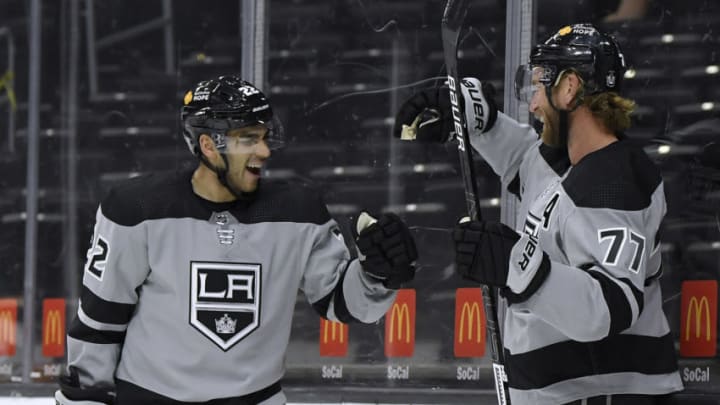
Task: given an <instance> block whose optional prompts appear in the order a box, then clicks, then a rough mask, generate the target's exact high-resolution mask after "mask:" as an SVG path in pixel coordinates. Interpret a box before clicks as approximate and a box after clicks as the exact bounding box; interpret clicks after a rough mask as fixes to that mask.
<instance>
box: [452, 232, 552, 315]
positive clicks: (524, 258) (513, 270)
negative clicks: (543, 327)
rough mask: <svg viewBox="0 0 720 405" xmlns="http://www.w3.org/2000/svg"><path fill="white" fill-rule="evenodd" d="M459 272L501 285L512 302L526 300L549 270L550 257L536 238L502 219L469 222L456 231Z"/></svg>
mask: <svg viewBox="0 0 720 405" xmlns="http://www.w3.org/2000/svg"><path fill="white" fill-rule="evenodd" d="M453 240H454V241H455V264H456V270H457V272H458V273H459V274H460V275H461V276H463V277H465V278H469V279H471V280H473V281H477V282H478V283H481V284H487V285H492V286H495V287H500V293H501V294H502V295H503V296H504V297H505V298H507V300H508V302H510V303H517V302H522V301H525V300H527V299H528V298H529V297H530V296H531V295H532V294H533V293H534V292H535V291H537V289H538V288H540V286H541V285H542V283H543V282H544V281H545V279H546V278H547V276H548V274H549V273H550V260H549V259H548V257H547V254H545V252H543V251H542V250H541V249H540V248H539V247H538V244H537V242H538V241H537V237H535V236H531V235H527V234H523V235H522V236H521V235H518V234H517V232H515V231H514V230H512V229H511V228H510V227H508V226H506V225H505V224H501V223H499V222H483V221H466V222H463V221H462V220H461V222H460V223H459V224H458V225H457V226H456V227H455V229H454V230H453Z"/></svg>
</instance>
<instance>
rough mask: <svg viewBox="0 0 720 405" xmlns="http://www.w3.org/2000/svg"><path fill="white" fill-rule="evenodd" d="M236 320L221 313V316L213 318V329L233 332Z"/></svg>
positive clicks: (221, 331)
mask: <svg viewBox="0 0 720 405" xmlns="http://www.w3.org/2000/svg"><path fill="white" fill-rule="evenodd" d="M235 325H237V321H236V320H234V319H232V318H230V317H229V316H228V314H223V316H222V318H220V319H216V320H215V331H216V332H217V333H235Z"/></svg>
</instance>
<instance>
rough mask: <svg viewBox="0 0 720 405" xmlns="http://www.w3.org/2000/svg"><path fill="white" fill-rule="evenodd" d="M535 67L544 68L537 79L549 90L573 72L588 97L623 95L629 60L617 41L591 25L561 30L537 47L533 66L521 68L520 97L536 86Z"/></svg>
mask: <svg viewBox="0 0 720 405" xmlns="http://www.w3.org/2000/svg"><path fill="white" fill-rule="evenodd" d="M533 68H542V69H541V72H542V73H541V74H540V75H539V77H537V80H538V81H539V82H540V83H542V84H543V85H544V86H545V87H546V88H551V87H552V86H554V85H555V84H556V81H557V79H558V76H559V75H560V73H562V72H563V71H564V70H567V69H573V70H574V71H575V72H577V73H578V74H579V75H580V77H581V78H582V79H583V81H584V90H585V94H586V95H592V94H597V93H603V92H606V91H614V92H620V87H621V84H622V79H623V75H624V74H625V69H626V66H625V58H624V56H623V54H622V51H621V50H620V46H619V45H618V43H617V41H616V40H615V38H613V37H612V36H610V35H607V34H604V33H601V32H600V31H598V30H597V29H596V28H595V27H593V26H592V25H590V24H574V25H570V26H565V27H563V28H561V29H560V30H558V32H557V33H555V34H554V35H553V36H551V37H550V38H549V39H548V40H546V41H545V43H543V44H538V45H535V46H534V47H533V49H532V51H531V53H530V63H529V65H523V66H520V68H518V72H517V75H516V81H515V90H516V95H517V96H518V98H520V99H524V97H523V95H525V96H527V93H525V94H523V93H524V91H525V90H526V89H528V88H529V87H528V86H531V84H532V74H533Z"/></svg>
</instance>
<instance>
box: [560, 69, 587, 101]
mask: <svg viewBox="0 0 720 405" xmlns="http://www.w3.org/2000/svg"><path fill="white" fill-rule="evenodd" d="M581 87H582V81H581V79H580V77H579V76H578V75H577V74H576V73H575V72H572V71H571V72H568V73H567V74H565V75H563V78H562V84H561V86H560V89H561V90H560V102H561V105H562V107H563V108H568V107H570V105H571V104H572V103H573V101H574V100H575V98H576V97H577V96H578V94H579V91H580V90H581Z"/></svg>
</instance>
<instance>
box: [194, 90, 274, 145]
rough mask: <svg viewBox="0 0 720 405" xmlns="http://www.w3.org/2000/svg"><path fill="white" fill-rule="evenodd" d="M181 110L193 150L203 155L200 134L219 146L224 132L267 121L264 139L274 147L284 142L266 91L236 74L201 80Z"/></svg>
mask: <svg viewBox="0 0 720 405" xmlns="http://www.w3.org/2000/svg"><path fill="white" fill-rule="evenodd" d="M183 102H184V105H183V107H182V109H181V111H180V119H181V120H182V125H183V136H184V138H185V142H186V143H187V145H188V148H189V149H190V151H191V152H192V153H193V154H195V155H196V156H200V151H199V149H198V138H199V137H200V135H201V134H208V135H210V136H212V137H213V140H214V141H215V142H216V145H217V146H218V148H219V149H222V148H223V146H224V144H225V142H224V141H225V139H224V136H225V132H226V131H227V130H229V129H233V128H242V127H247V126H253V125H266V126H267V127H268V129H269V131H270V132H269V133H268V134H267V136H266V137H265V141H266V142H267V143H268V146H269V147H270V148H271V149H274V148H275V147H278V146H280V145H281V144H282V126H281V125H280V124H279V121H278V120H277V119H276V118H275V117H274V115H273V110H272V107H270V103H269V102H268V100H267V98H266V97H265V95H264V94H263V93H262V92H261V91H260V90H259V89H258V88H256V87H255V86H253V85H252V84H251V83H249V82H246V81H245V80H242V79H240V78H239V77H236V76H220V77H218V78H217V79H212V80H206V81H202V82H200V83H198V84H197V86H195V89H194V90H190V91H188V92H187V93H186V94H185V99H184V100H183Z"/></svg>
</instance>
